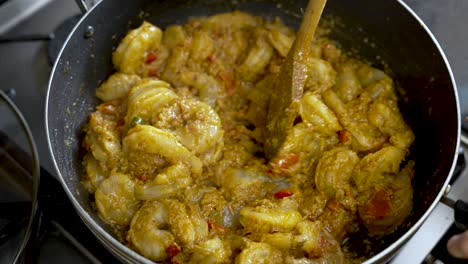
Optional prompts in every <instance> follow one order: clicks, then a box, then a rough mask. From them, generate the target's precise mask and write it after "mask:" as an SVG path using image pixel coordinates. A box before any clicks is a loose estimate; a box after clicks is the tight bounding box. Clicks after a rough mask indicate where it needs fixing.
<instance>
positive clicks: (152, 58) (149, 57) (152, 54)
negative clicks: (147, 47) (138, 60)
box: [145, 51, 158, 64]
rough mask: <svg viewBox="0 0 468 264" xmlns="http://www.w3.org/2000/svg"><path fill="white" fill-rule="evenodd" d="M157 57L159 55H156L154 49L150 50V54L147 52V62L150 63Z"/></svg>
mask: <svg viewBox="0 0 468 264" xmlns="http://www.w3.org/2000/svg"><path fill="white" fill-rule="evenodd" d="M157 58H158V57H157V56H156V53H154V51H150V52H148V54H146V59H145V63H146V64H150V63H152V62H153V61H155V60H156V59H157Z"/></svg>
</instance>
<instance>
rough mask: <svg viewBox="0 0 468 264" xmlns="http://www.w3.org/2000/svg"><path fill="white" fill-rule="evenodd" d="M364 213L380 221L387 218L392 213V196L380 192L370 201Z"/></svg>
mask: <svg viewBox="0 0 468 264" xmlns="http://www.w3.org/2000/svg"><path fill="white" fill-rule="evenodd" d="M364 213H365V214H366V215H368V216H372V217H375V218H378V219H382V218H384V217H386V216H387V215H388V214H389V213H390V196H389V195H388V193H387V192H386V191H385V190H379V191H377V192H376V193H374V196H373V197H372V199H371V200H370V201H369V203H368V204H367V206H366V207H365V209H364Z"/></svg>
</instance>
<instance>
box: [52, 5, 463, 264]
mask: <svg viewBox="0 0 468 264" xmlns="http://www.w3.org/2000/svg"><path fill="white" fill-rule="evenodd" d="M103 1H104V0H99V2H98V3H96V4H95V5H94V6H93V7H92V8H91V9H90V10H88V12H87V13H85V14H84V15H83V17H82V18H81V19H80V20H79V22H78V23H77V24H76V26H75V27H74V28H73V30H72V31H71V32H70V34H69V35H68V37H67V39H66V41H65V43H64V45H63V46H62V48H61V49H60V52H59V54H58V56H57V59H56V61H55V62H54V66H53V68H52V71H51V75H50V77H49V82H48V88H47V94H46V101H45V119H44V120H45V128H46V131H45V132H46V136H47V145H48V148H49V153H50V155H51V157H52V161H53V165H54V168H55V170H56V172H57V174H58V178H59V181H60V183H61V185H62V188H63V189H64V190H65V193H66V194H67V196H68V198H69V199H70V201H71V202H72V204H73V206H74V207H75V209H76V210H77V212H78V214H79V215H80V217H81V218H82V220H83V221H84V223H85V224H86V226H87V227H88V228H89V229H90V230H91V231H92V232H93V233H94V235H95V236H96V237H97V238H98V239H99V240H100V241H101V243H102V244H103V245H105V246H106V248H107V249H109V250H110V251H111V252H112V253H113V254H114V255H115V256H117V257H119V258H121V259H125V260H127V261H128V260H129V259H128V258H123V256H122V254H120V253H125V254H127V256H128V257H130V258H132V260H130V261H138V262H139V263H155V262H153V261H151V260H149V259H148V258H146V257H144V256H142V255H140V254H139V253H137V252H136V251H134V250H132V249H130V248H129V247H127V246H125V245H123V244H122V243H121V242H120V241H118V240H117V239H116V238H114V237H113V236H111V235H110V234H109V233H108V232H107V231H105V230H104V229H103V228H102V227H101V226H100V225H99V224H97V223H96V222H95V221H94V220H93V219H92V217H91V216H90V215H89V213H88V212H87V211H85V210H84V209H83V207H82V206H81V205H80V204H79V202H78V200H77V199H76V198H75V196H74V194H73V193H72V192H71V190H70V189H69V188H68V186H67V184H66V182H65V180H64V178H63V176H62V173H61V171H60V169H59V167H58V164H57V162H56V159H55V155H54V151H53V148H52V142H51V137H50V133H49V117H48V113H49V111H48V110H49V96H50V90H51V87H52V82H53V79H54V76H55V73H56V69H57V68H58V65H59V61H60V58H61V56H62V54H63V52H64V50H65V48H66V46H67V44H68V42H69V40H70V39H71V37H72V36H74V35H75V32H76V31H77V29H78V28H79V27H80V26H81V25H82V24H83V22H84V21H85V20H86V19H87V17H88V16H89V15H90V14H92V13H93V11H94V10H95V9H97V8H98V7H99V6H100V5H101V4H102V2H103ZM397 3H398V4H400V5H401V6H402V7H403V8H404V10H405V11H406V12H407V13H409V15H411V16H412V18H413V19H414V20H416V21H417V22H418V23H419V25H420V26H421V28H422V29H423V30H424V32H425V33H426V34H427V35H428V36H429V37H430V39H431V40H432V43H433V45H435V47H436V48H437V50H438V52H439V54H440V56H441V58H442V60H443V61H444V64H445V67H446V69H447V72H448V74H449V76H450V81H451V84H452V85H451V87H452V89H453V93H454V97H455V102H456V112H457V137H456V144H455V148H454V153H453V154H452V156H451V159H452V166H451V168H450V171H449V173H448V175H447V178H446V180H445V182H444V184H443V185H442V187H441V189H440V190H439V193H438V194H437V196H436V197H435V198H434V200H433V202H432V203H431V205H430V206H429V207H428V209H427V210H426V212H425V213H424V214H423V215H422V216H421V217H420V218H419V219H418V221H417V222H416V223H414V224H413V226H412V227H411V228H410V229H408V230H407V231H406V232H405V233H404V234H403V235H402V236H400V237H399V238H398V239H397V240H395V241H394V242H393V243H392V244H391V245H389V246H388V247H386V248H385V249H384V250H382V251H381V252H379V253H378V254H376V255H375V256H373V257H371V258H370V259H367V260H366V261H364V262H363V263H364V264H371V263H380V262H381V261H382V260H389V259H390V258H391V257H393V256H394V254H395V253H396V252H397V251H398V250H399V249H400V248H401V247H403V246H404V244H405V243H406V242H407V241H408V240H409V239H410V238H411V237H412V236H413V235H414V234H415V233H416V231H417V230H418V229H419V228H420V227H421V226H422V224H423V223H424V222H425V221H426V220H427V218H428V217H429V215H430V214H431V213H432V211H433V210H434V209H435V207H436V206H437V205H438V204H439V202H440V199H441V197H442V195H443V194H444V191H445V189H446V188H447V186H448V185H449V182H450V179H451V178H452V174H453V172H454V170H455V166H456V157H457V153H458V152H457V151H458V149H459V147H460V134H461V118H460V116H461V111H460V103H459V97H458V91H457V84H456V81H455V78H454V75H453V71H452V68H451V66H450V63H449V61H448V59H447V57H446V55H445V53H444V51H443V49H442V48H441V46H440V44H439V42H438V41H437V39H436V38H435V36H434V35H433V34H432V32H431V31H430V29H429V28H428V27H427V26H426V24H425V23H424V22H423V21H422V19H421V18H419V16H418V15H417V14H416V13H415V12H414V11H413V10H412V9H411V8H410V7H409V6H408V5H407V4H406V3H404V2H403V0H397ZM103 240H106V242H109V244H108V243H104V241H103ZM114 247H115V248H114ZM114 250H116V251H114ZM119 250H120V252H119Z"/></svg>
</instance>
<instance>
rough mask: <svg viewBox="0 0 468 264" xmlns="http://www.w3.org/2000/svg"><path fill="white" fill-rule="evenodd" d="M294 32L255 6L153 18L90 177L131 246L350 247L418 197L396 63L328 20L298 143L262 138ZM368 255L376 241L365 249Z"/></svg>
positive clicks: (386, 225) (385, 226)
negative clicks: (366, 50)
mask: <svg viewBox="0 0 468 264" xmlns="http://www.w3.org/2000/svg"><path fill="white" fill-rule="evenodd" d="M294 36H295V33H294V31H293V30H292V29H291V28H288V27H287V26H285V25H284V24H283V23H282V22H281V21H280V20H279V19H275V20H271V21H268V20H265V19H263V18H260V17H255V16H252V15H249V14H246V13H242V12H233V13H224V14H218V15H214V16H211V17H200V18H194V19H191V20H189V21H188V22H187V24H184V25H172V26H169V27H167V28H165V29H164V30H162V29H160V28H158V27H157V26H155V25H152V24H150V23H148V22H144V23H143V24H142V25H141V26H140V27H138V28H136V29H134V30H131V31H130V32H129V33H128V34H127V35H126V36H125V38H124V39H123V40H122V41H121V42H120V44H119V45H118V47H117V48H116V50H115V52H114V53H113V57H112V61H113V65H114V67H115V69H116V72H115V73H114V74H112V75H111V76H109V78H108V79H107V80H105V81H104V82H103V83H102V84H101V85H100V86H99V87H98V88H97V90H96V96H97V97H98V98H99V99H101V100H102V103H101V104H100V105H99V106H97V108H96V111H95V112H93V113H92V114H91V115H90V118H89V122H88V123H87V125H86V128H85V134H86V136H85V138H84V140H83V145H84V147H85V149H86V150H87V153H86V155H85V156H84V157H83V165H84V168H85V175H84V178H83V183H84V184H85V186H86V187H87V189H88V190H89V191H90V192H91V193H93V194H94V199H95V205H96V209H97V211H98V212H99V215H100V216H101V217H102V219H104V221H105V222H107V223H109V224H110V225H111V226H112V227H113V228H114V229H115V230H116V234H117V236H118V237H119V238H120V239H121V241H122V242H123V243H125V244H126V245H128V247H130V248H132V249H133V250H135V251H137V252H139V253H140V254H142V255H143V256H145V257H147V258H149V259H151V260H153V261H158V262H159V261H160V262H166V263H180V264H182V263H304V264H305V263H349V262H356V261H359V260H362V258H361V259H360V258H359V257H360V256H355V255H354V254H352V253H350V252H347V250H346V247H344V246H343V245H344V243H345V242H346V239H347V237H348V236H349V235H350V234H352V233H354V232H357V231H358V230H361V231H362V230H363V229H364V230H367V231H366V232H368V233H369V235H371V236H381V235H385V234H388V233H391V232H393V231H394V230H395V229H396V228H397V227H398V226H399V225H401V224H402V222H403V220H404V219H405V218H406V217H407V216H408V215H409V213H410V212H411V209H412V195H413V189H412V185H411V181H412V177H413V175H414V162H413V161H409V160H406V157H407V156H408V154H409V147H410V145H411V144H412V142H413V140H414V134H413V132H412V131H411V129H410V127H409V126H408V125H407V124H406V123H405V121H404V120H403V117H402V115H401V113H400V111H399V109H398V105H397V95H396V92H395V85H394V83H393V81H392V79H391V78H390V77H389V76H388V75H387V74H385V73H384V72H383V71H381V70H378V69H376V68H373V67H371V66H369V64H367V63H365V62H363V61H359V60H356V59H353V58H351V57H350V56H348V55H346V54H345V52H344V51H343V50H341V49H340V48H339V43H336V42H333V41H331V40H329V39H327V38H326V35H325V34H319V35H318V36H317V37H316V39H315V41H314V42H313V43H312V44H311V46H310V49H311V50H310V58H308V59H307V67H308V72H307V76H308V77H307V81H306V84H305V87H304V91H305V92H304V95H303V97H302V99H301V102H300V111H299V114H298V116H297V118H296V121H295V124H294V126H293V127H292V128H291V129H290V131H289V133H288V136H287V138H286V141H285V143H284V144H283V145H282V147H281V148H280V149H279V152H278V153H277V154H276V156H275V157H274V158H273V159H271V160H267V159H266V158H265V155H264V151H263V143H264V142H265V137H264V133H265V122H266V114H267V111H268V109H267V106H268V100H269V96H270V95H271V94H272V93H274V92H275V91H273V90H272V87H273V85H272V84H273V83H274V82H275V77H276V76H277V75H278V73H279V70H280V66H281V63H282V61H283V59H284V58H285V56H286V54H287V53H288V50H289V48H290V46H291V44H292V43H293V41H294ZM361 257H362V256H361Z"/></svg>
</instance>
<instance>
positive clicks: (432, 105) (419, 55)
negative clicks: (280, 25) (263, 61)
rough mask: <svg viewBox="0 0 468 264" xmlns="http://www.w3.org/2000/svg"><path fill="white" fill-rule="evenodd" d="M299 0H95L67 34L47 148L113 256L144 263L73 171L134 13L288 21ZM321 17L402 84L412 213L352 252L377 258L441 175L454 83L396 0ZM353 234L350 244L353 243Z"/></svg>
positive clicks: (411, 227) (446, 174) (400, 238)
mask: <svg viewBox="0 0 468 264" xmlns="http://www.w3.org/2000/svg"><path fill="white" fill-rule="evenodd" d="M305 6H306V1H305V0H298V1H286V0H284V1H280V0H276V1H262V0H255V1H243V0H239V1H232V2H231V1H229V2H228V1H221V0H205V1H195V0H194V1H180V0H170V1H148V0H138V1H125V0H103V1H101V2H99V3H98V4H97V5H96V6H95V7H94V8H92V9H91V10H90V11H89V12H88V13H87V14H86V15H85V16H84V17H83V18H82V20H81V21H80V23H79V24H78V25H77V27H76V28H75V29H74V31H73V32H72V33H71V35H70V36H69V38H68V41H67V42H66V44H65V45H64V48H63V50H62V52H61V54H60V56H59V58H58V60H57V61H56V64H55V67H54V70H53V72H52V75H51V78H50V83H49V90H48V96H47V103H46V127H47V134H48V140H49V147H50V151H51V154H52V156H53V159H54V162H55V165H56V169H57V172H58V175H59V176H60V179H61V181H62V184H63V187H64V188H65V190H66V192H67V194H68V196H69V198H70V199H71V201H72V203H73V204H74V206H75V207H76V209H77V211H78V213H79V215H80V216H81V217H82V219H83V221H84V222H85V223H86V224H87V225H88V227H89V228H90V229H91V231H93V232H94V234H95V235H96V236H97V237H98V238H99V239H100V240H101V242H102V243H103V244H104V245H105V246H106V247H107V248H108V249H109V250H111V251H112V252H113V253H114V254H115V255H116V256H118V257H119V258H120V259H121V260H122V261H125V262H147V263H149V262H150V261H149V260H147V259H145V258H143V257H142V256H140V255H139V254H137V253H135V252H133V251H132V250H130V249H128V248H127V247H125V246H124V245H122V244H121V243H120V242H118V241H117V240H116V239H115V237H113V235H112V232H111V231H110V229H109V226H107V225H106V224H105V223H104V222H103V221H102V220H101V219H100V218H99V217H98V215H97V213H96V211H95V210H93V209H92V208H91V203H90V201H91V199H90V195H89V193H88V192H87V191H86V190H85V189H84V187H83V186H82V184H81V183H80V178H81V175H82V168H81V166H80V161H79V160H78V149H79V144H80V142H79V139H80V137H79V135H80V131H81V129H82V127H83V125H84V124H85V123H86V121H87V117H88V115H89V114H90V113H91V112H92V111H94V107H95V106H96V105H97V104H98V100H97V99H96V98H95V89H96V87H97V86H98V85H99V84H100V83H101V81H103V80H104V79H106V77H107V76H108V75H109V74H111V73H112V71H113V67H112V63H111V55H112V51H113V48H115V47H116V46H117V45H118V43H119V42H120V40H121V39H122V37H123V36H124V35H125V34H126V33H127V31H128V30H129V29H130V28H135V27H137V26H139V25H140V23H141V22H142V19H145V20H148V21H150V22H152V23H154V24H155V25H157V26H159V27H161V28H164V27H166V26H167V25H170V24H174V23H183V22H185V21H186V20H187V18H189V17H192V16H199V15H210V14H215V13H219V12H225V11H232V10H234V9H240V10H243V11H247V12H249V13H252V14H255V15H260V16H263V17H267V18H272V17H275V16H280V17H281V18H282V19H283V21H285V23H286V24H288V25H290V26H293V27H296V28H297V26H298V25H299V23H300V18H301V15H300V10H301V8H304V7H305ZM142 11H144V12H142ZM324 14H325V16H330V15H332V16H334V17H337V18H339V20H338V21H339V23H338V24H337V25H336V27H335V29H334V30H333V32H332V33H331V37H332V38H334V39H336V40H337V41H339V42H340V43H341V44H342V45H343V47H344V48H345V49H346V50H349V51H351V50H352V51H354V52H355V54H356V55H357V56H360V57H362V58H364V59H367V60H368V61H370V62H371V63H373V65H374V66H375V67H378V68H382V69H383V68H384V67H385V65H384V64H383V63H382V61H383V62H385V63H386V65H387V66H388V69H390V70H391V75H392V77H393V78H394V79H395V80H396V82H397V84H398V85H399V86H400V87H401V88H402V89H401V94H400V97H401V100H400V108H401V110H402V112H403V114H404V117H405V119H406V121H407V122H408V123H409V124H410V125H411V127H412V129H413V130H414V132H415V134H416V141H415V143H414V148H413V149H412V157H411V158H413V159H415V160H416V177H415V181H414V189H415V193H414V209H413V213H412V214H411V215H410V217H409V218H408V219H407V221H406V223H405V224H404V225H403V226H402V227H401V228H399V229H398V230H397V231H395V232H394V233H393V234H391V235H389V236H387V237H385V238H384V239H383V240H380V241H379V243H374V244H373V247H372V252H362V254H371V255H372V254H376V255H375V256H373V257H372V258H370V259H369V260H368V261H367V263H376V262H385V261H386V260H388V259H389V258H390V257H391V256H392V255H393V254H394V253H395V252H396V251H397V250H398V249H399V248H400V247H401V246H402V245H403V244H404V242H405V241H407V240H408V239H409V238H410V237H411V236H412V235H413V234H414V232H416V230H417V229H418V228H419V226H421V224H422V223H423V221H424V220H425V219H426V218H427V216H428V215H429V213H430V212H431V211H432V209H434V207H435V205H436V204H437V203H438V201H439V200H440V198H441V196H442V194H443V192H444V191H445V188H446V186H447V184H448V181H449V180H450V177H451V174H452V171H453V168H454V165H455V157H456V156H457V149H458V146H459V132H460V123H459V120H460V117H459V105H458V99H457V92H456V85H455V81H454V78H453V76H452V73H451V70H450V66H449V64H448V62H447V60H446V58H445V56H444V54H443V52H442V50H441V49H440V47H439V45H438V44H437V42H436V40H435V39H434V37H433V36H432V34H431V33H430V32H429V30H428V29H427V28H426V27H425V26H424V24H423V23H422V22H421V21H420V20H419V18H417V16H416V15H415V14H414V13H413V12H412V11H411V10H410V9H409V8H408V7H407V6H406V5H405V4H404V3H403V2H402V1H396V0H395V1H388V0H353V1H349V0H329V1H328V4H327V6H326V8H325V12H324ZM378 56H379V57H378ZM377 58H381V59H377ZM360 239H361V238H356V241H357V242H355V243H353V244H356V245H363V244H362V241H361V240H360ZM382 241H383V242H382ZM359 248H363V247H357V250H359Z"/></svg>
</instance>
